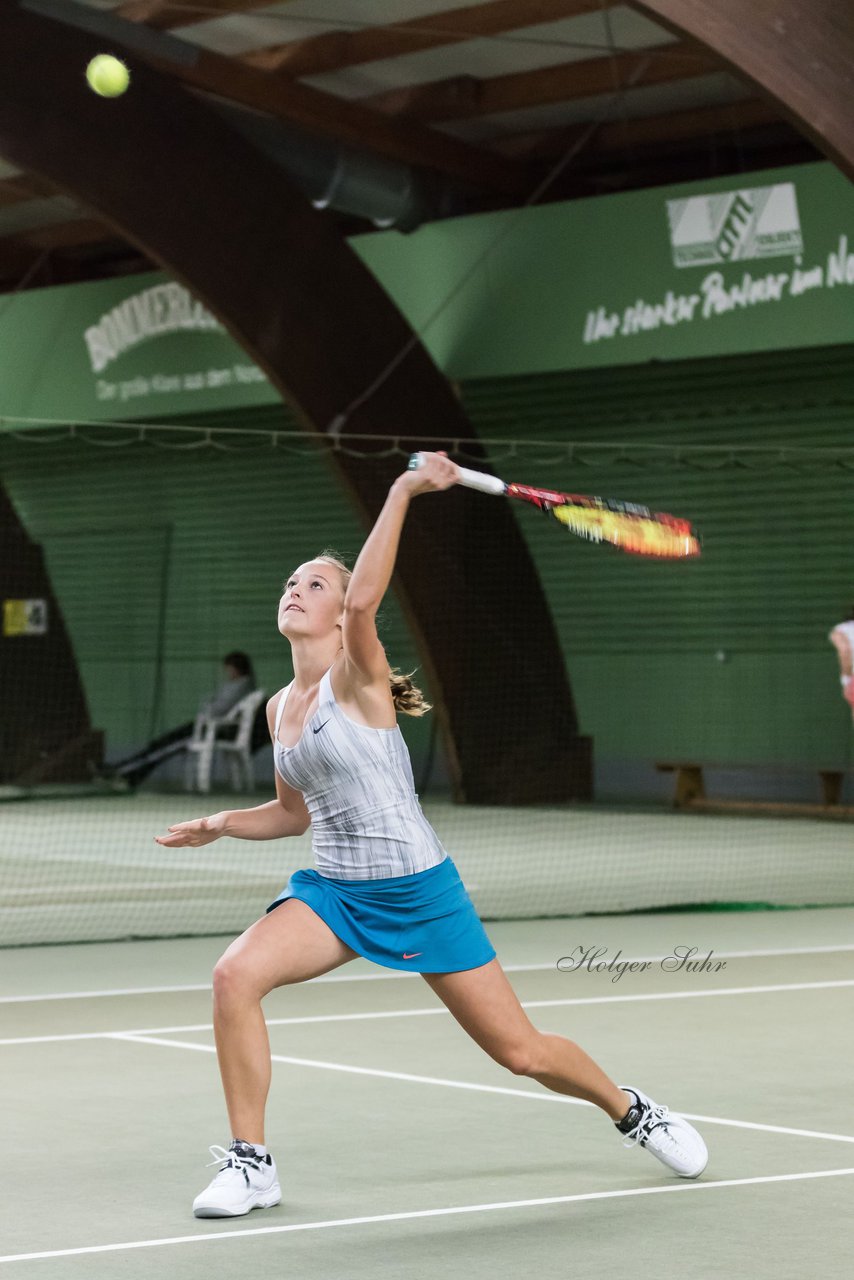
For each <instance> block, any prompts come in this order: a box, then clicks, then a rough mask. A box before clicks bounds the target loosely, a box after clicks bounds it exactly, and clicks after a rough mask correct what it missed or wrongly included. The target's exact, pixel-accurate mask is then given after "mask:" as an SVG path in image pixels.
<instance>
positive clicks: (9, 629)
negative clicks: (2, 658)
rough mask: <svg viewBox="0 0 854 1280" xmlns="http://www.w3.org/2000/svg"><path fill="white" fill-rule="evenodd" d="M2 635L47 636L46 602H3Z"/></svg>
mask: <svg viewBox="0 0 854 1280" xmlns="http://www.w3.org/2000/svg"><path fill="white" fill-rule="evenodd" d="M3 635H4V636H44V635H47V601H46V600H4V601H3Z"/></svg>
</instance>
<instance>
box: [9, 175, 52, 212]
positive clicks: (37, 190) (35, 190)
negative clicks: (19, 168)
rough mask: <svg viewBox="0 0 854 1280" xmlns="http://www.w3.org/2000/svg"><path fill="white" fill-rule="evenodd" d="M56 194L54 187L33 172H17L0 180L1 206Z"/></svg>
mask: <svg viewBox="0 0 854 1280" xmlns="http://www.w3.org/2000/svg"><path fill="white" fill-rule="evenodd" d="M57 194H58V192H57V189H56V187H54V186H52V184H51V183H49V182H46V181H45V179H44V178H39V177H37V176H36V175H35V174H34V173H17V174H15V176H14V177H13V178H3V179H1V180H0V207H2V208H6V207H8V206H9V205H13V204H24V203H25V202H26V201H27V200H41V199H43V198H44V197H45V196H55V195H57Z"/></svg>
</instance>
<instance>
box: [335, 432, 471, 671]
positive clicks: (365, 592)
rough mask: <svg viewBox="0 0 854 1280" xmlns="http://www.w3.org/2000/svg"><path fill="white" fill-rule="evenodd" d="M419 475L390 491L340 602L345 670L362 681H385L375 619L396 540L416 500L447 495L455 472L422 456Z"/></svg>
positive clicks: (435, 457) (435, 456)
mask: <svg viewBox="0 0 854 1280" xmlns="http://www.w3.org/2000/svg"><path fill="white" fill-rule="evenodd" d="M423 458H424V464H423V466H422V467H421V468H420V470H418V471H404V473H403V475H400V476H398V478H397V479H396V480H395V482H394V484H393V485H392V486H391V489H390V490H389V494H388V497H387V498H386V501H385V504H384V506H383V509H382V511H381V512H380V514H379V515H378V516H377V519H376V523H375V524H374V527H373V529H372V530H371V532H370V534H369V535H368V539H367V541H366V542H365V545H364V546H363V547H362V550H361V552H360V553H359V558H358V560H357V561H356V564H355V566H354V568H353V574H352V577H351V578H350V582H349V585H348V587H347V595H346V598H345V601H344V624H343V628H342V631H343V635H342V639H343V645H344V655H345V658H346V660H347V663H348V665H349V666H350V667H351V669H352V668H355V669H356V670H357V671H360V672H361V673H362V674H363V675H365V676H367V677H369V678H374V679H379V678H381V679H385V677H386V676H387V674H388V663H387V661H386V657H385V651H384V650H383V647H382V645H381V644H380V642H379V639H378V637H377V630H376V614H377V610H378V609H379V607H380V604H381V603H382V599H383V596H384V595H385V593H386V591H387V590H388V586H389V583H390V582H391V575H392V573H393V572H394V564H395V560H396V559H397V549H398V547H399V545H400V535H401V532H402V530H403V524H404V521H405V519H406V513H407V511H408V510H409V503H410V501H411V499H412V498H413V497H415V495H416V494H419V493H429V492H431V491H436V490H439V489H449V488H450V487H451V485H453V484H456V482H457V467H456V465H455V464H454V463H453V462H451V461H450V460H449V459H448V458H446V457H445V456H444V454H440V453H425V454H424V455H423Z"/></svg>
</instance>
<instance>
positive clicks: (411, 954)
mask: <svg viewBox="0 0 854 1280" xmlns="http://www.w3.org/2000/svg"><path fill="white" fill-rule="evenodd" d="M423 955H424V952H423V951H410V952H406V951H404V953H403V958H404V960H414V959H415V957H416V956H423Z"/></svg>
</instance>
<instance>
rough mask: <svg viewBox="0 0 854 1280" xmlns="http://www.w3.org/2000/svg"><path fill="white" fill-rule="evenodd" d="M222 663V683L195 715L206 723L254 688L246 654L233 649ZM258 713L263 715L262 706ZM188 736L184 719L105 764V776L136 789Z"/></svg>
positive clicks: (220, 732) (227, 729) (227, 730)
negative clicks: (121, 779)
mask: <svg viewBox="0 0 854 1280" xmlns="http://www.w3.org/2000/svg"><path fill="white" fill-rule="evenodd" d="M222 663H223V667H224V670H225V680H224V681H223V683H222V684H221V685H220V687H219V688H218V689H217V691H216V693H212V694H211V695H210V697H208V698H205V700H204V701H203V702H202V704H201V706H200V707H199V711H198V714H199V715H203V716H206V717H207V718H208V719H209V720H219V719H221V717H222V716H225V715H227V714H228V712H229V711H231V710H232V708H233V707H236V706H237V704H238V702H240V701H241V700H242V699H243V698H245V697H246V695H247V694H249V693H252V691H253V690H254V689H255V688H256V684H255V673H254V671H253V670H252V662H251V660H250V658H249V657H248V655H247V654H245V653H241V652H240V650H237V649H235V650H234V651H233V652H231V653H227V654H226V655H225V657H224V658H223V660H222ZM261 711H262V712H264V707H263V706H262V707H261ZM262 718H263V720H264V724H263V731H264V733H263V738H262V741H264V742H265V741H266V740H267V739H268V737H269V734H268V732H267V724H266V714H264V715H263V716H262ZM234 732H235V726H234V725H230V724H226V725H222V726H220V727H219V728H218V729H217V737H224V738H229V737H233V736H234ZM192 736H193V721H192V720H188V721H187V723H186V724H181V725H178V727H177V728H176V729H170V731H169V732H168V733H164V734H161V736H160V737H159V738H154V739H152V741H151V742H149V743H148V744H147V745H146V746H144V747H143V748H142V750H141V751H136V752H134V754H133V755H132V756H128V757H127V758H126V759H124V760H120V761H119V762H118V764H113V765H108V766H107V769H106V770H105V773H106V774H107V776H108V777H111V778H125V779H126V780H127V782H128V783H129V784H130V786H132V787H135V786H138V785H139V783H140V782H142V780H143V778H145V777H147V776H148V774H149V773H150V772H151V770H152V769H154V768H156V766H157V765H159V764H161V763H162V762H163V761H164V760H167V759H168V758H169V756H173V755H176V754H177V753H178V752H179V751H183V750H184V748H185V747H186V745H187V743H188V742H189V740H190V738H191V737H192ZM258 745H259V746H260V745H261V743H260V742H259V744H258ZM252 747H253V750H255V749H256V748H255V733H254V729H253V735H252Z"/></svg>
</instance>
